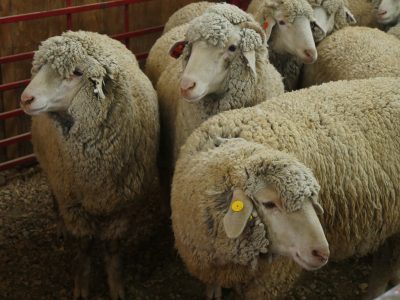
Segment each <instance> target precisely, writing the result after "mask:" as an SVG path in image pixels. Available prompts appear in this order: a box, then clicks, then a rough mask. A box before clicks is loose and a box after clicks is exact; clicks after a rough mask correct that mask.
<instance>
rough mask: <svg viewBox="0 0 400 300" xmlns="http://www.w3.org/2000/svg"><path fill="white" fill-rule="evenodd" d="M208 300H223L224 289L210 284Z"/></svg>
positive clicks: (208, 286) (207, 294) (207, 292)
mask: <svg viewBox="0 0 400 300" xmlns="http://www.w3.org/2000/svg"><path fill="white" fill-rule="evenodd" d="M206 299H207V300H221V299H222V289H221V287H220V286H219V285H216V284H215V285H214V284H208V285H207V291H206Z"/></svg>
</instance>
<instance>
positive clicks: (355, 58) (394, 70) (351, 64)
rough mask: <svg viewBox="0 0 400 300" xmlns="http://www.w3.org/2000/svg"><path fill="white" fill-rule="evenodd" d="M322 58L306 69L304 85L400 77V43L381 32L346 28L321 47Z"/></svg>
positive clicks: (304, 71) (364, 28)
mask: <svg viewBox="0 0 400 300" xmlns="http://www.w3.org/2000/svg"><path fill="white" fill-rule="evenodd" d="M318 52H319V54H320V57H319V59H318V61H317V62H316V63H315V64H313V65H307V66H304V68H303V73H302V79H301V83H300V86H302V87H308V86H312V85H317V84H321V83H324V82H329V81H336V80H344V79H347V80H350V79H363V78H371V77H380V76H382V77H392V76H400V41H399V40H398V39H397V38H396V37H394V36H392V35H389V34H387V33H384V32H382V31H380V30H378V29H372V28H368V27H346V28H343V29H341V30H339V31H337V32H335V33H333V34H332V35H330V36H329V37H327V38H326V39H324V40H323V41H322V42H321V43H320V44H319V45H318Z"/></svg>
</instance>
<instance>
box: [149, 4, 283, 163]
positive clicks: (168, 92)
mask: <svg viewBox="0 0 400 300" xmlns="http://www.w3.org/2000/svg"><path fill="white" fill-rule="evenodd" d="M182 43H184V44H182ZM182 45H185V46H184V49H183V53H182V55H181V57H180V58H179V59H178V60H176V61H175V62H174V63H172V64H170V65H169V66H168V67H167V69H166V70H165V71H164V72H163V73H162V75H161V77H160V79H159V80H158V83H157V93H158V96H159V103H160V112H161V124H162V130H163V134H162V139H164V140H163V141H164V143H163V141H162V148H164V149H165V151H162V152H164V153H165V154H166V159H167V160H169V161H171V162H172V163H171V164H169V165H170V166H169V167H170V168H172V166H173V162H175V160H176V158H177V154H178V151H179V148H180V146H181V145H182V144H183V143H184V141H185V139H186V137H187V136H188V135H189V134H190V133H191V132H192V131H193V130H194V129H195V128H197V127H198V125H200V124H201V123H202V122H203V121H204V120H206V119H208V118H209V117H210V116H212V115H215V114H217V113H219V112H221V111H225V110H230V109H235V108H240V107H246V106H251V105H255V104H257V103H259V102H261V101H264V100H265V99H268V98H270V97H273V96H276V95H279V94H281V93H283V91H284V90H283V83H282V78H281V76H280V74H279V73H278V72H277V71H276V70H275V68H274V67H273V66H272V65H271V64H270V63H269V61H268V53H267V49H266V47H265V34H264V32H263V30H262V28H261V27H260V26H259V25H258V24H257V23H256V22H255V21H254V19H253V18H252V17H251V16H250V15H248V14H247V13H245V12H244V11H242V10H240V9H239V8H237V7H236V6H233V5H230V4H216V5H215V6H212V7H211V8H210V9H208V10H207V11H206V13H204V14H203V15H202V16H200V17H198V18H196V19H195V20H194V21H192V22H191V23H190V25H189V27H188V29H187V32H186V39H185V42H183V41H182V42H181V43H177V44H176V45H174V46H173V47H172V50H171V51H172V52H175V50H174V49H175V48H176V46H178V48H179V47H181V46H182ZM182 97H183V98H184V99H185V100H184V99H182Z"/></svg>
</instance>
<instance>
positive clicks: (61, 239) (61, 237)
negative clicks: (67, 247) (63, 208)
mask: <svg viewBox="0 0 400 300" xmlns="http://www.w3.org/2000/svg"><path fill="white" fill-rule="evenodd" d="M51 198H52V200H53V210H54V213H55V214H56V218H57V224H56V235H57V242H56V245H57V248H58V249H60V250H64V243H65V240H66V238H67V230H66V228H65V224H64V220H63V218H62V217H61V215H60V209H59V207H58V202H57V199H56V197H55V196H54V194H53V193H52V194H51Z"/></svg>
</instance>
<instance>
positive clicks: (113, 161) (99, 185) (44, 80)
mask: <svg viewBox="0 0 400 300" xmlns="http://www.w3.org/2000/svg"><path fill="white" fill-rule="evenodd" d="M32 74H33V78H32V81H31V82H30V84H29V85H28V86H27V87H26V88H25V90H24V92H23V94H22V96H21V106H22V108H23V109H24V111H25V112H26V113H27V114H29V115H32V116H33V118H32V119H33V122H32V142H33V145H34V150H35V154H36V157H37V159H38V161H39V163H40V165H41V167H42V168H43V170H44V171H45V173H46V174H47V178H48V180H49V183H50V186H51V189H52V192H53V193H54V195H55V198H56V200H57V202H58V207H59V212H60V215H61V217H62V220H63V221H64V224H65V227H66V229H67V231H68V232H69V233H71V234H72V235H73V236H74V237H77V238H79V240H80V246H79V251H78V252H79V254H78V267H77V270H76V276H75V287H74V290H73V298H74V299H88V293H89V275H90V254H89V251H90V248H91V246H92V244H93V243H92V241H93V239H95V238H97V239H100V240H103V241H105V242H106V256H105V263H106V270H107V274H108V283H109V288H110V298H111V299H113V300H116V299H124V298H125V297H124V288H123V280H122V277H121V274H120V271H119V265H120V261H119V242H120V241H121V240H122V239H123V238H125V237H126V235H127V233H128V229H129V227H130V225H131V224H132V225H135V226H139V225H140V223H139V221H138V220H139V219H140V217H141V215H145V214H146V210H147V208H146V207H151V206H155V205H159V203H156V202H154V201H153V200H152V199H147V200H146V201H145V199H146V197H147V193H148V191H149V189H150V188H151V189H154V188H157V180H156V175H157V174H156V158H157V149H158V139H159V121H158V107H157V96H156V93H155V90H154V89H153V87H152V85H151V83H150V81H149V80H148V79H147V78H146V76H145V75H144V74H143V72H142V71H141V70H140V69H139V66H138V63H137V61H136V58H135V57H134V55H133V54H132V53H131V52H130V51H129V50H128V49H127V48H126V47H125V46H124V45H123V44H121V43H120V42H118V41H116V40H113V39H111V38H109V37H107V36H105V35H100V34H97V33H92V32H84V31H78V32H71V31H69V32H66V33H64V34H62V35H61V36H56V37H52V38H49V39H48V40H46V41H44V42H43V43H42V44H41V46H40V47H39V50H38V51H37V52H36V53H35V56H34V60H33V68H32ZM152 202H154V203H152ZM146 230H148V229H147V228H146V227H141V231H146Z"/></svg>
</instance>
